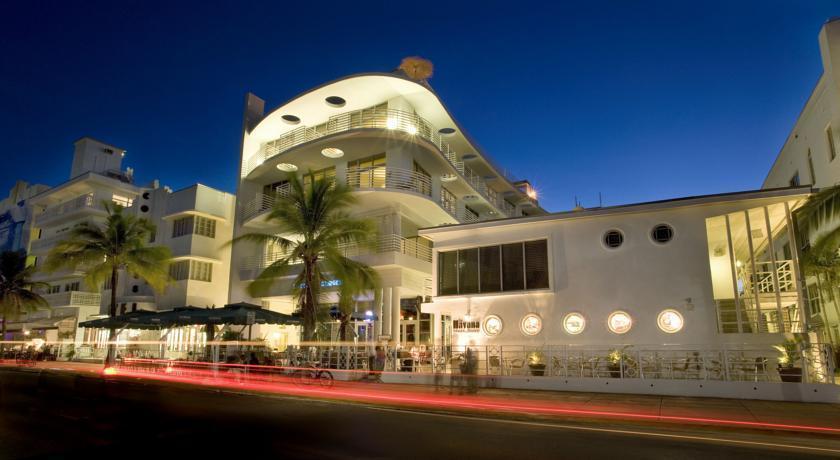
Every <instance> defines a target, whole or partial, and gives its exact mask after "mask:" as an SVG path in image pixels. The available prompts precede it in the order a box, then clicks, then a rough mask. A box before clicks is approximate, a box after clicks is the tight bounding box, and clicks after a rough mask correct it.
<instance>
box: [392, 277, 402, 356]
mask: <svg viewBox="0 0 840 460" xmlns="http://www.w3.org/2000/svg"><path fill="white" fill-rule="evenodd" d="M391 331H392V333H391V337H392V339H393V340H394V346H398V345H399V344H400V288H399V286H397V287H394V288H391Z"/></svg>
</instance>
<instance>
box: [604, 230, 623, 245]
mask: <svg viewBox="0 0 840 460" xmlns="http://www.w3.org/2000/svg"><path fill="white" fill-rule="evenodd" d="M623 242H624V235H622V234H621V232H619V231H618V230H610V231H608V232H607V233H604V245H605V246H606V247H608V248H613V249H615V248H617V247H619V246H621V243H623Z"/></svg>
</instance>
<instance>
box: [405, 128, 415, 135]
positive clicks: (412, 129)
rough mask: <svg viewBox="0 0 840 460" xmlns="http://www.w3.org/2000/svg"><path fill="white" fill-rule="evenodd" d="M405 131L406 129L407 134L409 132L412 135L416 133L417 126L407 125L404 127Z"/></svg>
mask: <svg viewBox="0 0 840 460" xmlns="http://www.w3.org/2000/svg"><path fill="white" fill-rule="evenodd" d="M406 131H408V134H411V135H412V136H413V135H415V134H417V127H416V126H409V127H408V129H406Z"/></svg>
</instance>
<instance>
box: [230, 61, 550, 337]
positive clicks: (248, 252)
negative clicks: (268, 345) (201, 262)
mask: <svg viewBox="0 0 840 460" xmlns="http://www.w3.org/2000/svg"><path fill="white" fill-rule="evenodd" d="M293 174H294V175H298V176H299V177H302V179H303V180H304V182H307V181H310V180H312V179H313V178H315V179H317V178H322V177H324V178H329V179H332V180H335V181H336V182H337V183H340V184H345V185H347V186H349V187H350V188H351V189H352V190H353V193H354V195H355V196H356V197H357V199H358V203H357V205H356V206H355V208H354V209H353V210H352V212H353V214H355V215H357V216H360V217H366V218H370V219H372V220H375V221H376V222H377V223H378V227H379V242H378V247H377V249H376V250H375V251H372V252H370V251H369V252H365V251H361V250H360V249H359V248H353V247H348V248H345V251H346V253H347V254H348V255H350V256H352V257H354V258H357V259H358V260H361V261H364V262H365V263H367V264H369V265H371V266H373V267H375V268H376V269H377V271H378V272H379V274H380V275H381V278H382V280H383V287H382V291H381V292H380V297H381V298H382V299H383V301H382V302H381V303H380V304H379V305H374V304H373V301H372V298H371V299H367V300H365V299H360V300H359V302H358V305H357V306H356V308H358V309H360V311H368V310H370V311H372V312H374V314H375V316H376V317H377V318H378V321H376V322H375V323H374V324H375V325H374V326H373V327H367V326H365V325H364V324H362V325H359V328H358V329H357V333H358V334H359V336H360V338H361V339H365V338H367V339H374V338H376V339H383V338H384V339H387V340H390V341H392V342H395V343H401V344H409V345H413V344H423V343H431V340H432V337H433V336H434V331H435V330H436V329H437V328H440V327H443V326H441V325H439V324H435V322H434V321H433V319H432V318H431V316H430V315H429V314H427V313H425V312H422V311H421V310H420V308H419V306H420V303H421V302H422V301H423V299H424V298H426V297H427V296H429V295H431V286H432V265H431V261H432V247H431V242H430V241H429V240H428V239H426V238H424V237H422V236H419V235H418V229H420V228H423V227H438V226H443V225H449V224H457V223H462V222H478V221H485V220H493V219H499V218H507V217H518V216H523V215H538V214H542V213H543V210H542V209H541V208H540V207H539V205H538V203H537V201H536V199H535V194H534V192H533V190H532V189H531V188H530V185H529V184H528V183H527V182H525V181H521V182H517V181H513V180H511V179H509V178H507V177H505V175H504V173H503V171H502V170H501V169H500V168H498V167H497V166H495V165H494V164H493V163H492V162H491V161H490V160H489V159H488V158H487V157H486V156H485V155H484V153H482V152H481V151H480V150H479V149H478V148H477V147H476V145H475V144H474V143H473V142H472V140H471V139H470V138H469V137H468V136H467V135H466V134H465V133H464V131H463V129H462V128H461V127H460V126H459V125H458V124H457V122H456V121H455V120H454V118H453V117H452V115H451V114H450V113H449V112H448V111H447V109H446V107H445V106H444V105H443V103H442V102H441V100H440V99H439V97H438V96H437V95H436V94H435V92H434V91H433V90H432V89H431V88H430V87H429V85H428V84H427V83H426V82H425V81H417V80H413V79H410V78H408V77H406V76H405V75H404V74H400V73H383V74H364V75H354V76H350V77H346V78H342V79H339V80H336V81H333V82H330V83H327V84H324V85H322V86H320V87H317V88H314V89H312V90H309V91H307V92H305V93H303V94H301V95H300V96H298V97H295V98H294V99H292V100H291V101H289V102H287V103H285V104H282V105H281V106H279V107H277V108H275V109H274V110H272V111H270V112H269V113H264V103H263V101H262V100H260V99H259V98H257V97H256V96H253V95H249V96H248V99H247V104H246V112H245V123H244V132H243V140H242V154H241V161H240V174H239V177H240V180H239V187H238V190H237V201H238V202H239V206H238V208H237V216H236V225H235V234H236V235H240V234H243V233H245V232H249V231H262V232H271V231H272V224H271V223H270V222H267V221H266V219H265V216H266V214H267V212H268V210H269V209H270V207H271V204H272V203H273V202H274V200H276V199H277V198H278V197H280V196H283V195H284V194H287V193H288V191H289V182H288V180H289V177H290V175H293ZM281 255H282V254H280V253H279V252H278V250H277V249H276V248H272V247H257V246H255V245H251V244H244V243H243V244H237V245H236V246H235V247H234V252H233V258H232V267H233V270H232V275H231V293H230V296H231V300H232V301H240V300H248V301H252V302H255V303H262V304H263V305H265V306H267V307H268V308H271V309H273V310H278V311H283V312H291V311H293V310H294V309H295V306H294V304H293V300H292V298H291V296H290V286H289V285H288V283H286V284H284V283H282V282H280V283H276V286H275V287H274V290H273V291H272V292H271V293H270V294H269V295H267V296H266V297H264V298H259V299H252V298H249V296H248V295H247V293H246V291H245V288H246V286H247V284H248V283H249V282H250V281H251V280H253V279H254V277H255V276H256V275H257V274H259V273H260V271H261V270H262V269H263V268H265V267H266V266H268V265H269V264H270V263H272V262H273V261H274V260H277V259H278V258H279V257H280V256H281ZM329 289H335V287H330V286H327V290H329ZM334 301H335V298H334V297H333V298H332V299H327V303H330V302H334ZM265 334H266V332H265V331H263V335H265ZM269 336H270V337H276V338H277V337H279V338H280V339H279V340H282V341H294V340H296V332H295V331H285V330H274V331H272V332H271V333H270V334H269Z"/></svg>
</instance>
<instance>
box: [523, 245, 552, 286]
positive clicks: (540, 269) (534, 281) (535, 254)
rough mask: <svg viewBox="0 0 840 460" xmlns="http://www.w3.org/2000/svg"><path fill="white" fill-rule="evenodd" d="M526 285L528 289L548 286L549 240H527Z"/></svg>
mask: <svg viewBox="0 0 840 460" xmlns="http://www.w3.org/2000/svg"><path fill="white" fill-rule="evenodd" d="M525 286H526V287H527V288H528V289H545V288H547V287H548V242H547V241H546V240H541V241H527V242H525Z"/></svg>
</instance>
